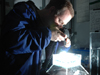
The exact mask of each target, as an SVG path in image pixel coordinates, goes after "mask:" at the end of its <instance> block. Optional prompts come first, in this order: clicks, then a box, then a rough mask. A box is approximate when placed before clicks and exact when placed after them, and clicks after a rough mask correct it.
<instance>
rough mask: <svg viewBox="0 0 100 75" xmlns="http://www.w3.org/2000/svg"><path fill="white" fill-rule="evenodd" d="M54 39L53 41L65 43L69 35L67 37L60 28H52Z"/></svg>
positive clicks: (52, 38)
mask: <svg viewBox="0 0 100 75" xmlns="http://www.w3.org/2000/svg"><path fill="white" fill-rule="evenodd" d="M51 31H52V37H51V41H55V42H56V41H64V40H65V38H67V35H65V34H64V33H63V32H62V31H61V30H59V28H58V27H55V28H52V30H51Z"/></svg>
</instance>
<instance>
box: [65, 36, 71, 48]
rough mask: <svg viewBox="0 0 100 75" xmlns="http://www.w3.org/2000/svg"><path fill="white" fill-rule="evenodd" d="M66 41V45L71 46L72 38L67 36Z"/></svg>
mask: <svg viewBox="0 0 100 75" xmlns="http://www.w3.org/2000/svg"><path fill="white" fill-rule="evenodd" d="M65 41H66V44H65V47H70V45H71V41H70V39H69V38H66V40H65Z"/></svg>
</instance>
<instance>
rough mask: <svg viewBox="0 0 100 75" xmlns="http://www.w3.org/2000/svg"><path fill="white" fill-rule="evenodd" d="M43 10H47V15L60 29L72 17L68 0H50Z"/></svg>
mask: <svg viewBox="0 0 100 75" xmlns="http://www.w3.org/2000/svg"><path fill="white" fill-rule="evenodd" d="M45 9H49V15H50V17H51V19H52V21H51V22H53V21H54V23H55V24H56V25H58V26H59V27H62V26H63V25H66V24H67V23H68V22H69V21H70V20H71V19H72V18H73V17H74V9H73V7H72V4H71V3H70V2H69V1H68V0H50V2H49V3H48V5H47V6H46V7H45Z"/></svg>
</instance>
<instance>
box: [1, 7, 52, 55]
mask: <svg viewBox="0 0 100 75" xmlns="http://www.w3.org/2000/svg"><path fill="white" fill-rule="evenodd" d="M17 9H18V7H17ZM17 9H16V10H14V9H13V10H11V11H10V13H9V14H8V15H7V17H6V19H5V23H4V26H3V28H2V33H1V34H2V48H3V49H4V50H7V51H8V52H10V53H14V54H19V53H31V52H33V51H39V50H42V49H44V48H45V47H46V46H47V45H48V44H49V42H50V39H51V31H50V30H49V29H48V28H47V27H39V28H37V29H35V27H33V28H31V26H32V25H31V24H33V25H35V24H36V23H34V22H33V23H29V19H30V20H33V21H34V19H35V18H34V17H32V15H31V14H32V13H33V14H34V15H35V13H34V12H33V11H32V13H29V11H28V10H27V9H25V8H24V7H23V6H22V7H21V8H19V10H20V9H22V12H20V11H19V10H17ZM24 9H25V11H24ZM30 10H31V9H30ZM18 11H19V13H17V12H18ZM20 13H21V14H20ZM22 15H23V16H24V17H25V18H23V17H22Z"/></svg>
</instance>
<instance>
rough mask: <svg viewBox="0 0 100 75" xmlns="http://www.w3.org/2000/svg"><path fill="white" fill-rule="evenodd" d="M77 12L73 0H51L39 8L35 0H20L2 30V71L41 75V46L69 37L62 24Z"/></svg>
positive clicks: (4, 73) (21, 74) (10, 73)
mask: <svg viewBox="0 0 100 75" xmlns="http://www.w3.org/2000/svg"><path fill="white" fill-rule="evenodd" d="M73 16H74V10H73V7H72V5H71V3H70V2H68V1H66V0H63V1H62V0H50V2H49V4H48V5H47V6H46V8H44V9H42V10H39V9H38V8H37V7H36V6H35V5H34V3H33V2H31V1H28V2H20V3H17V4H16V5H15V6H14V8H13V9H12V10H11V11H10V12H9V13H8V14H7V16H6V18H5V21H4V24H3V26H2V31H1V44H2V46H1V49H0V55H1V56H0V59H1V62H0V68H1V69H2V70H0V71H1V72H0V73H1V75H40V74H39V67H40V56H41V50H43V49H44V48H46V47H47V46H48V44H49V43H50V40H52V41H60V40H64V39H65V38H66V36H65V34H64V33H62V32H61V31H60V30H59V28H62V27H63V25H64V24H67V23H68V22H69V21H70V20H71V19H72V17H73Z"/></svg>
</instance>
